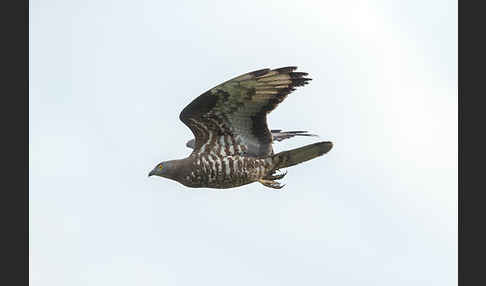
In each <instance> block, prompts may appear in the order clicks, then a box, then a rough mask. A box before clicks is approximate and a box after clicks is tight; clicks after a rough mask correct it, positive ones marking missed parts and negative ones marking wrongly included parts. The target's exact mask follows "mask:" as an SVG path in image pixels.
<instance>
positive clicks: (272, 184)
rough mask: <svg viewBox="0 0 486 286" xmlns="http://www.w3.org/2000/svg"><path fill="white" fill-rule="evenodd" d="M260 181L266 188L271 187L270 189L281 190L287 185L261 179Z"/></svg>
mask: <svg viewBox="0 0 486 286" xmlns="http://www.w3.org/2000/svg"><path fill="white" fill-rule="evenodd" d="M258 181H259V182H260V183H261V184H262V185H264V186H265V187H269V188H272V189H281V188H283V187H285V185H280V183H279V182H275V181H272V180H266V179H260V180H258Z"/></svg>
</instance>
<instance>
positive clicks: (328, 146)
mask: <svg viewBox="0 0 486 286" xmlns="http://www.w3.org/2000/svg"><path fill="white" fill-rule="evenodd" d="M318 144H321V146H322V147H323V148H322V149H321V151H322V153H321V155H322V154H326V153H327V152H329V151H330V150H331V149H332V147H333V146H334V144H333V143H332V142H331V141H323V142H320V143H318Z"/></svg>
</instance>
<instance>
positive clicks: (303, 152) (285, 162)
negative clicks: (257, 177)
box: [272, 141, 332, 169]
mask: <svg viewBox="0 0 486 286" xmlns="http://www.w3.org/2000/svg"><path fill="white" fill-rule="evenodd" d="M331 148H332V142H328V141H324V142H318V143H314V144H310V145H306V146H304V147H300V148H296V149H292V150H288V151H283V152H280V153H278V154H275V155H273V156H272V161H273V162H275V169H281V168H287V167H290V166H294V165H297V164H300V163H302V162H305V161H309V160H311V159H314V158H316V157H319V156H322V155H324V154H326V153H327V152H329V150H331Z"/></svg>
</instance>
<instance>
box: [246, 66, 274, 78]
mask: <svg viewBox="0 0 486 286" xmlns="http://www.w3.org/2000/svg"><path fill="white" fill-rule="evenodd" d="M269 71H270V69H268V68H266V69H259V70H256V71H252V72H249V74H251V75H252V76H254V77H259V76H262V75H265V74H267V73H268V72H269Z"/></svg>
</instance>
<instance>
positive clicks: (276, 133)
mask: <svg viewBox="0 0 486 286" xmlns="http://www.w3.org/2000/svg"><path fill="white" fill-rule="evenodd" d="M307 132H309V131H282V130H280V129H278V130H277V129H275V130H270V133H271V134H272V142H275V141H282V140H285V139H289V138H292V137H294V136H312V137H317V135H315V134H310V133H307ZM195 146H196V139H191V140H189V141H187V142H186V147H189V148H191V149H194V147H195Z"/></svg>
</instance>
